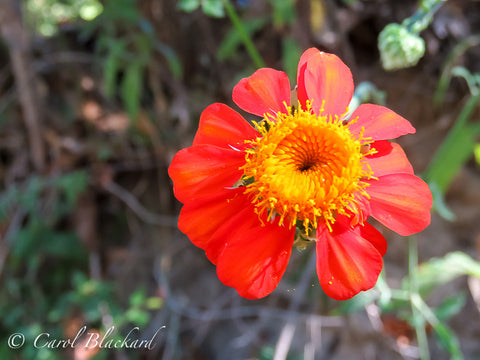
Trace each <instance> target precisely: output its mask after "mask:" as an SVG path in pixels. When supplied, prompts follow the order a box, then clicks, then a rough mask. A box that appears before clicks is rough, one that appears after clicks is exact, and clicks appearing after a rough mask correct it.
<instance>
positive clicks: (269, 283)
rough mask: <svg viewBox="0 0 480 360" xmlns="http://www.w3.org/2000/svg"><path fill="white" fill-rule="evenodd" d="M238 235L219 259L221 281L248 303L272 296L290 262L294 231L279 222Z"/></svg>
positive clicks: (232, 238)
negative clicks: (250, 300) (248, 301)
mask: <svg viewBox="0 0 480 360" xmlns="http://www.w3.org/2000/svg"><path fill="white" fill-rule="evenodd" d="M238 226H239V227H241V228H242V229H243V230H242V231H236V232H235V233H234V234H233V235H232V236H231V237H230V239H229V240H228V244H227V245H226V246H225V248H224V250H223V251H222V253H221V254H220V256H219V257H218V265H217V274H218V278H219V279H220V280H221V281H222V282H223V283H224V284H225V285H227V286H231V287H233V288H235V289H236V290H237V291H238V294H239V295H240V296H243V297H244V298H247V299H258V298H261V297H264V296H267V295H268V294H270V293H271V292H272V291H273V290H274V289H275V288H276V287H277V285H278V283H279V281H280V279H281V278H282V276H283V274H284V272H285V269H286V267H287V264H288V260H289V259H290V254H291V251H292V245H293V238H294V234H295V228H291V229H288V228H286V227H283V226H279V225H278V221H275V222H274V223H273V224H272V223H266V224H265V226H262V225H260V224H258V225H257V226H255V227H252V228H250V229H248V230H246V229H245V228H244V227H243V225H242V224H241V223H239V224H238Z"/></svg>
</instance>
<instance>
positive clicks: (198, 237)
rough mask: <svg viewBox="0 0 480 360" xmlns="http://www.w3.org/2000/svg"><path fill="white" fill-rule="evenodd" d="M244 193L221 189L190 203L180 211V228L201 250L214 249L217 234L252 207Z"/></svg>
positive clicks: (237, 189) (242, 190) (236, 190)
mask: <svg viewBox="0 0 480 360" xmlns="http://www.w3.org/2000/svg"><path fill="white" fill-rule="evenodd" d="M244 191H245V189H242V188H236V189H221V190H219V191H218V192H217V193H215V194H213V195H211V196H207V197H203V198H199V199H195V200H193V201H189V202H188V203H187V204H185V205H184V206H183V208H182V210H181V211H180V217H179V218H178V228H179V229H180V231H182V232H183V233H184V234H185V235H187V236H188V238H189V239H190V241H191V242H192V243H193V244H195V245H196V246H198V247H199V248H202V249H204V250H206V249H207V248H210V247H212V238H213V235H214V234H215V232H216V231H217V230H218V229H219V228H220V227H222V226H223V225H224V224H225V223H228V222H229V221H230V219H232V218H235V217H236V215H237V214H238V213H240V212H241V210H242V209H244V208H245V207H247V206H248V205H250V201H249V200H248V198H247V196H245V195H244V194H243V192H244ZM252 212H253V210H252ZM255 216H257V215H256V214H255ZM257 221H259V220H258V218H257ZM211 260H212V259H211ZM212 262H213V263H215V261H213V260H212Z"/></svg>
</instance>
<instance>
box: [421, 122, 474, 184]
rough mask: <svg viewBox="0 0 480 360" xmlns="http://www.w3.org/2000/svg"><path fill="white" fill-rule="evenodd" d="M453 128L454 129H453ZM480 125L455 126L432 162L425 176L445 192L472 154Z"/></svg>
mask: <svg viewBox="0 0 480 360" xmlns="http://www.w3.org/2000/svg"><path fill="white" fill-rule="evenodd" d="M452 130H453V129H452ZM478 134H480V127H479V126H478V125H474V124H466V125H464V126H462V127H457V128H455V131H451V132H450V133H449V134H448V136H447V138H446V139H445V140H444V142H443V143H442V145H441V146H440V148H439V149H438V150H437V152H436V153H435V157H434V159H433V160H432V162H431V163H430V165H429V167H428V169H427V172H426V173H425V178H426V180H427V182H428V183H435V184H437V186H438V188H439V190H440V191H441V192H442V193H445V192H446V191H447V190H448V188H449V186H450V184H451V182H452V181H453V179H454V178H455V176H456V175H457V173H458V172H459V171H460V169H461V168H462V167H463V165H464V164H465V162H466V161H467V160H468V159H469V158H470V157H471V156H472V154H473V149H474V147H475V139H476V137H477V135H478Z"/></svg>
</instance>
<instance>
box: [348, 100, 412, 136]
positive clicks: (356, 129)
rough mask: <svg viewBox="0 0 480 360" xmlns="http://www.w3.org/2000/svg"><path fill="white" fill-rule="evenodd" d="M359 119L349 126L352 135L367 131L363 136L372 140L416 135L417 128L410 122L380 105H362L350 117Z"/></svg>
mask: <svg viewBox="0 0 480 360" xmlns="http://www.w3.org/2000/svg"><path fill="white" fill-rule="evenodd" d="M357 117H358V119H357V120H356V121H355V122H353V123H352V124H350V125H349V128H350V131H351V132H352V134H354V135H357V134H360V133H361V131H362V127H363V128H364V129H365V131H364V133H363V136H364V137H369V138H371V139H372V140H384V139H395V138H397V137H399V136H402V135H405V134H414V133H415V128H414V127H413V126H412V124H410V122H409V121H408V120H406V119H404V118H403V117H401V116H400V115H398V114H397V113H395V112H394V111H392V110H390V109H388V108H386V107H384V106H380V105H373V104H362V105H360V106H359V107H358V108H357V109H356V110H355V111H354V112H353V114H352V116H351V117H350V118H351V119H355V118H357Z"/></svg>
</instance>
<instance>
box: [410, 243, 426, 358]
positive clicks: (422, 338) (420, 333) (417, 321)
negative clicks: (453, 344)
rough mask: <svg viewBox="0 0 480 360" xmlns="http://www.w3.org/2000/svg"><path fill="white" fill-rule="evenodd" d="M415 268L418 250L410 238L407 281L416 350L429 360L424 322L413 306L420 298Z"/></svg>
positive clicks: (416, 308)
mask: <svg viewBox="0 0 480 360" xmlns="http://www.w3.org/2000/svg"><path fill="white" fill-rule="evenodd" d="M417 266H418V248H417V242H416V240H415V239H414V238H413V236H410V237H409V238H408V275H409V276H408V279H409V288H410V305H411V307H412V315H413V323H414V324H413V325H414V327H415V333H416V335H417V341H418V350H419V352H420V359H421V360H430V352H429V350H428V339H427V332H426V331H425V321H424V319H423V316H422V313H421V312H420V311H419V309H418V307H417V306H415V304H416V300H417V299H418V297H419V296H420V295H419V294H418V283H417Z"/></svg>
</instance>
